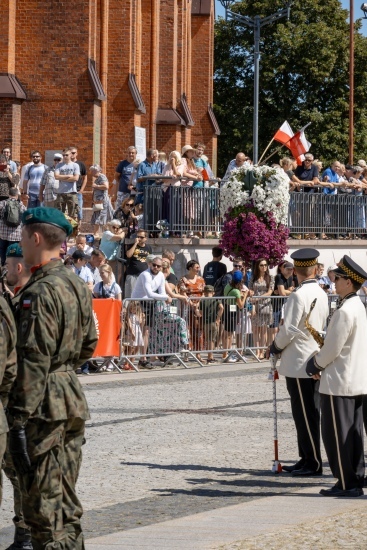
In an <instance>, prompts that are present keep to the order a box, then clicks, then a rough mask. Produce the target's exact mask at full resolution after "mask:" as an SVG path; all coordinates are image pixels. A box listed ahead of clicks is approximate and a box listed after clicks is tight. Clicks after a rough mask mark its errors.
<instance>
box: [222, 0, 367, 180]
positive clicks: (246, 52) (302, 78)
mask: <svg viewBox="0 0 367 550" xmlns="http://www.w3.org/2000/svg"><path fill="white" fill-rule="evenodd" d="M283 7H284V2H283V1H282V0H268V1H267V2H263V1H259V0H243V1H242V2H238V3H237V4H235V5H234V7H233V11H237V12H238V13H240V14H242V15H247V16H250V17H253V16H254V15H260V16H262V17H266V16H267V15H270V14H272V13H274V12H275V11H277V10H278V9H281V8H283ZM361 24H362V23H361V21H360V20H359V21H358V22H357V23H356V24H355V149H354V153H355V158H357V157H358V158H364V156H365V154H366V151H367V86H366V79H365V71H366V66H367V38H366V37H364V36H363V35H361V33H360V32H359V30H360V28H361ZM214 79H215V111H216V115H217V119H218V122H219V126H220V128H221V132H222V133H221V136H220V138H219V147H218V150H219V158H218V161H219V162H218V166H219V174H220V175H221V174H223V173H224V171H225V168H226V166H227V163H228V161H229V160H230V159H232V158H233V156H234V155H235V154H236V153H237V152H238V151H244V152H245V153H248V154H249V155H250V156H251V153H252V120H253V32H252V30H250V29H248V28H246V27H242V26H239V25H238V24H236V23H235V22H233V21H229V22H226V21H224V20H223V19H219V20H218V21H217V22H216V26H215V75H214ZM348 117H349V22H348V11H347V10H344V9H342V7H341V4H340V2H339V0H327V1H324V2H319V0H302V1H301V0H294V1H293V2H292V7H291V17H290V21H287V20H286V19H281V20H279V21H278V22H274V23H272V24H270V25H268V26H266V27H264V28H263V29H262V38H261V60H260V97H259V154H261V153H262V151H263V150H264V149H265V147H266V145H267V144H268V142H269V141H270V139H271V138H272V137H273V135H274V133H275V132H276V130H277V129H278V128H279V126H280V125H281V124H282V123H283V122H284V120H288V122H289V123H290V124H291V126H292V128H293V130H294V131H296V130H297V129H299V128H301V127H302V126H304V125H306V124H307V123H308V122H311V126H309V128H307V131H306V134H307V138H308V140H309V141H310V142H311V143H312V148H311V152H312V153H313V154H314V156H315V157H317V158H319V159H321V160H323V161H324V162H325V163H328V162H330V161H331V160H332V159H334V158H337V159H338V160H340V161H341V162H343V161H344V162H345V161H347V160H348ZM276 148H277V144H276V143H275V142H274V144H273V146H272V147H271V148H270V150H269V152H272V151H274V150H275V149H276ZM283 154H287V149H286V148H283V149H282V150H281V152H280V155H281V156H282V155H283ZM363 155H364V156H363ZM277 158H279V156H278V157H276V156H275V157H274V159H277Z"/></svg>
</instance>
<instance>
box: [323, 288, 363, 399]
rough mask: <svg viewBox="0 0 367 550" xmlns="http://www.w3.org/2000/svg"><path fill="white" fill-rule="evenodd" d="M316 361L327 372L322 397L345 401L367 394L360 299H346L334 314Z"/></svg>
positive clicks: (324, 377)
mask: <svg viewBox="0 0 367 550" xmlns="http://www.w3.org/2000/svg"><path fill="white" fill-rule="evenodd" d="M315 359H316V362H317V364H318V365H320V367H322V368H324V369H325V370H323V371H322V372H321V382H320V390H319V391H320V393H326V394H328V395H339V396H345V397H351V396H353V395H365V394H367V364H366V359H367V318H366V310H365V308H364V306H363V304H362V302H361V300H360V298H359V297H358V296H353V297H352V298H349V299H347V300H346V301H345V302H344V304H343V305H342V306H341V308H340V309H337V310H336V311H335V313H334V315H333V316H332V318H331V321H330V325H329V327H328V330H327V333H326V337H325V343H324V346H323V347H322V348H321V350H320V351H319V353H318V354H317V355H316V357H315Z"/></svg>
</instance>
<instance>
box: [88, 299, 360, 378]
mask: <svg viewBox="0 0 367 550" xmlns="http://www.w3.org/2000/svg"><path fill="white" fill-rule="evenodd" d="M366 298H367V297H366V296H361V299H362V301H363V302H364V303H365V305H366ZM328 299H329V318H328V322H329V320H330V319H331V316H332V314H333V312H334V311H335V309H336V307H337V296H336V295H329V296H328ZM286 302H287V297H278V296H265V297H264V296H253V297H251V298H248V299H247V300H246V302H245V305H244V307H243V309H240V308H239V307H238V306H237V305H236V300H235V299H234V298H233V297H218V298H209V297H201V298H191V299H188V300H184V299H182V300H173V301H172V302H170V303H168V302H167V301H163V300H133V299H126V300H124V302H123V307H122V308H121V302H118V301H115V300H93V307H94V311H95V314H96V317H97V319H98V322H99V334H100V341H99V343H98V347H97V349H96V353H95V358H94V364H95V366H96V367H97V370H104V369H105V368H106V367H107V365H110V368H113V369H116V370H118V371H119V372H122V369H125V370H132V369H134V370H135V371H139V370H140V368H142V367H145V368H146V367H147V364H148V366H149V365H152V366H161V367H164V366H166V365H170V364H178V365H181V366H182V367H184V368H187V367H188V366H189V363H193V364H196V365H199V366H201V367H202V366H204V365H206V364H214V363H215V364H221V363H227V362H230V363H232V362H233V363H234V362H243V363H246V362H247V361H248V359H249V358H252V359H255V360H257V361H260V360H261V354H262V352H263V351H264V350H265V348H266V347H267V346H268V345H269V344H270V343H271V342H272V341H273V339H274V337H275V335H276V333H277V331H278V330H279V326H280V324H281V322H282V318H283V316H284V307H285V306H286ZM311 322H312V319H311ZM325 328H326V327H325Z"/></svg>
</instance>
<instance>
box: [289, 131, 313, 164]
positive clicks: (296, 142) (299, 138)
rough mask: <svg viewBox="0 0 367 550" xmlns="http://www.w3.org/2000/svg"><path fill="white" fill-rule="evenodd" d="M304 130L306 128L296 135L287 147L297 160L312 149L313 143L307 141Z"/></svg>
mask: <svg viewBox="0 0 367 550" xmlns="http://www.w3.org/2000/svg"><path fill="white" fill-rule="evenodd" d="M307 126H308V125H307ZM304 129H305V128H302V129H301V130H299V132H297V133H296V134H294V136H293V137H292V138H291V140H290V141H289V144H288V145H287V147H288V148H289V149H290V150H291V152H292V155H293V156H294V158H295V159H298V157H301V156H302V155H304V154H305V153H307V152H308V151H309V150H310V147H311V143H310V142H309V141H307V139H306V136H305V132H304Z"/></svg>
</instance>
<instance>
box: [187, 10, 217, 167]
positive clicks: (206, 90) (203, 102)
mask: <svg viewBox="0 0 367 550" xmlns="http://www.w3.org/2000/svg"><path fill="white" fill-rule="evenodd" d="M213 25H214V14H213V13H212V14H211V16H210V17H207V16H202V15H193V16H192V19H191V38H192V58H193V59H194V60H195V62H194V63H193V65H192V69H191V73H192V97H191V110H192V114H193V118H194V120H195V126H194V127H193V128H192V130H191V142H192V145H193V144H194V143H195V142H196V141H202V142H203V143H205V146H206V149H205V154H206V155H207V156H208V157H209V163H210V165H211V166H212V168H213V167H214V168H216V154H215V156H214V157H213V153H216V146H215V147H213V145H214V141H215V142H216V137H215V136H214V133H213V127H212V125H211V122H210V119H209V115H208V106H209V104H210V103H212V102H213V77H212V75H213ZM203 75H206V76H207V77H208V76H209V75H210V77H209V78H203ZM199 83H200V85H198V84H199ZM201 84H202V85H201ZM213 160H214V162H213Z"/></svg>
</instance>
